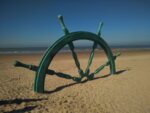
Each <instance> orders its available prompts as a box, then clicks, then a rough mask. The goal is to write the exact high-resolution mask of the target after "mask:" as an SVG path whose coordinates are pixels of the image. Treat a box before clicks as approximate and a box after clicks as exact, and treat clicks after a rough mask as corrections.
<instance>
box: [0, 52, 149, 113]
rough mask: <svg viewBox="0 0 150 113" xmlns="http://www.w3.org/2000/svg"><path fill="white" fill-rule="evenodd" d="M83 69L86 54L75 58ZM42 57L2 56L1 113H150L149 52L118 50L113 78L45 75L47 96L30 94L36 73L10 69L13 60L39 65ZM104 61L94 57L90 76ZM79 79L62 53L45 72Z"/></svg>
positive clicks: (68, 57) (98, 55) (102, 57)
mask: <svg viewBox="0 0 150 113" xmlns="http://www.w3.org/2000/svg"><path fill="white" fill-rule="evenodd" d="M78 56H79V59H80V62H81V67H83V69H85V68H86V65H87V61H88V57H89V53H78ZM41 57H42V55H41V54H32V55H31V54H26V55H23V54H19V55H17V54H14V55H0V113H5V112H6V113H8V112H9V113H20V112H21V113H22V112H31V113H150V50H131V51H122V55H121V56H119V57H118V58H117V60H116V67H117V73H116V74H115V75H112V76H110V75H109V68H108V67H106V68H105V69H104V70H103V71H102V72H100V73H99V74H97V75H96V76H95V79H94V80H91V81H88V82H83V83H75V82H74V81H72V80H67V79H63V78H59V77H57V76H50V75H47V76H46V82H45V93H44V94H37V93H34V92H33V90H32V87H33V82H34V77H35V72H33V71H30V70H28V69H25V68H19V67H14V66H13V61H14V60H16V59H17V60H20V61H22V62H24V63H27V64H35V65H38V64H39V62H40V60H41ZM106 61H107V59H106V57H105V55H104V54H103V53H101V52H99V53H98V52H97V53H96V54H95V57H94V60H93V63H92V66H91V71H94V70H95V69H96V68H97V67H98V66H99V65H102V64H104V63H105V62H106ZM49 68H50V69H53V70H55V71H57V72H63V73H67V74H70V75H72V76H78V73H77V68H76V66H75V64H74V60H73V59H72V56H71V55H70V54H68V53H60V54H58V55H57V56H56V57H55V58H54V61H53V62H52V64H51V65H50V67H49Z"/></svg>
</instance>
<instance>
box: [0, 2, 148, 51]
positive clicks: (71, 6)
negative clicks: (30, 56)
mask: <svg viewBox="0 0 150 113" xmlns="http://www.w3.org/2000/svg"><path fill="white" fill-rule="evenodd" d="M59 14H61V15H63V17H64V21H65V24H66V26H67V28H68V29H69V31H70V32H74V31H89V32H93V33H96V32H97V28H98V24H99V22H100V21H102V22H104V26H103V28H102V37H103V38H104V40H105V41H106V42H107V43H108V44H109V45H150V0H0V48H7V47H10V48H14V47H45V46H50V45H52V44H53V43H54V42H55V41H57V40H58V39H59V38H60V37H62V36H63V35H64V33H63V31H62V30H61V27H60V24H59V21H58V19H57V16H58V15H59ZM79 43H80V42H79Z"/></svg>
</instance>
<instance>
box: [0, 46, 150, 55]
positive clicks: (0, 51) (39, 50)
mask: <svg viewBox="0 0 150 113" xmlns="http://www.w3.org/2000/svg"><path fill="white" fill-rule="evenodd" d="M111 49H112V50H113V51H114V50H118V49H119V50H120V51H150V46H139V47H138V46H128V47H127V46H111ZM46 50H47V47H28V48H0V55H10V54H43V53H44V52H45V51H46ZM75 50H76V51H77V52H89V51H91V47H76V48H75ZM96 51H102V49H101V48H98V49H96ZM68 52H70V49H69V48H68V47H64V48H63V49H61V51H60V53H68Z"/></svg>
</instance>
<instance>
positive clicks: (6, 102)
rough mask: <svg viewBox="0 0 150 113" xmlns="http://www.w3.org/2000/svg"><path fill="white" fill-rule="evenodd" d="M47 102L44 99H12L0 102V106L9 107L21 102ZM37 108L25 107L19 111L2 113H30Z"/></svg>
mask: <svg viewBox="0 0 150 113" xmlns="http://www.w3.org/2000/svg"><path fill="white" fill-rule="evenodd" d="M42 100H47V99H46V98H42V99H13V100H0V105H10V104H18V105H19V104H21V103H22V102H37V101H42ZM36 107H37V106H26V107H24V108H21V109H14V110H12V111H9V112H8V111H7V112H4V113H24V112H30V111H31V110H33V109H35V108H36Z"/></svg>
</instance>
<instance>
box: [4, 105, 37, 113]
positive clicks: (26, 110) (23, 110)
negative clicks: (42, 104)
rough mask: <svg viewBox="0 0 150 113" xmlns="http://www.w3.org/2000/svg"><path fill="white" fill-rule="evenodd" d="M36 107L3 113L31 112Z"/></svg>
mask: <svg viewBox="0 0 150 113" xmlns="http://www.w3.org/2000/svg"><path fill="white" fill-rule="evenodd" d="M36 107H37V106H28V107H24V108H22V109H17V110H12V111H9V112H4V113H24V112H30V111H31V110H33V109H35V108H36Z"/></svg>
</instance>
